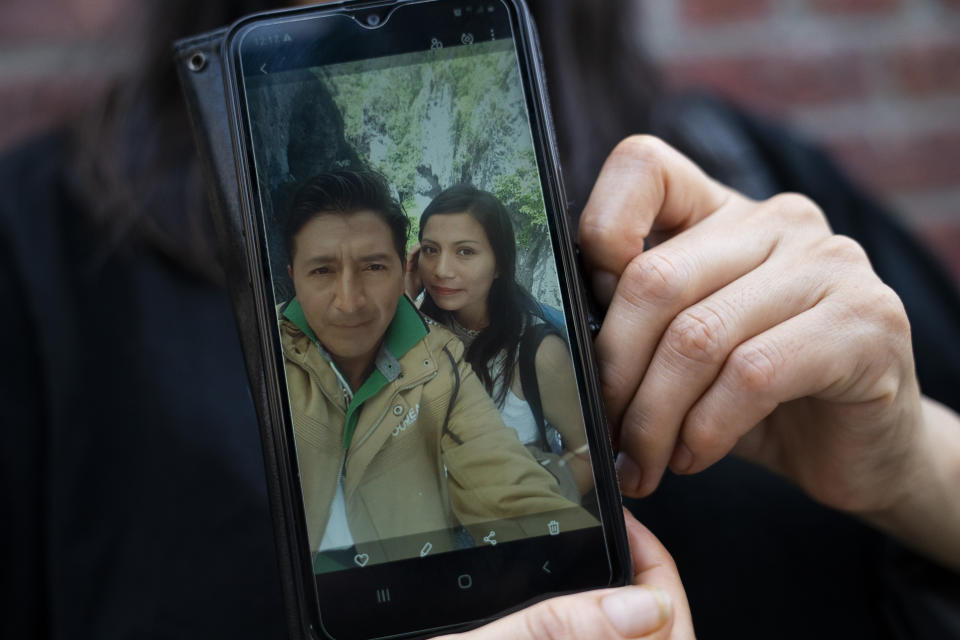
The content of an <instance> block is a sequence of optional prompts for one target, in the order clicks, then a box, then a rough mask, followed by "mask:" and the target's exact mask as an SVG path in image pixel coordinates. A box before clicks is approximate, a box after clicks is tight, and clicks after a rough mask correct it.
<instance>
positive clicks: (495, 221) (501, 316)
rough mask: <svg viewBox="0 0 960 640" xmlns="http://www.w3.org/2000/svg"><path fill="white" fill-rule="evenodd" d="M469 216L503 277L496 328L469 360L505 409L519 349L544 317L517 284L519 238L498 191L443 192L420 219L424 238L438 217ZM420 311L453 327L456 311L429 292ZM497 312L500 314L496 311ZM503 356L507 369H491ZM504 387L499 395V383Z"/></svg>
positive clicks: (498, 281)
mask: <svg viewBox="0 0 960 640" xmlns="http://www.w3.org/2000/svg"><path fill="white" fill-rule="evenodd" d="M455 213H466V214H469V215H470V216H472V217H473V219H474V220H476V221H477V222H479V223H480V226H481V227H483V230H484V232H485V233H486V234H487V241H488V242H489V243H490V246H491V247H492V248H493V255H494V259H495V260H496V265H497V272H498V276H497V277H496V278H494V280H493V284H492V285H491V287H490V295H489V296H488V297H487V309H488V310H490V313H489V315H490V318H489V319H490V324H489V325H488V326H487V327H486V328H485V329H484V330H483V331H481V332H480V334H479V335H478V336H477V337H476V338H475V339H474V341H473V342H472V343H471V344H470V347H469V348H468V349H467V355H466V360H467V362H469V363H470V365H471V366H472V367H473V370H474V371H475V372H476V374H477V376H478V377H479V378H480V380H481V382H483V386H484V387H485V388H486V389H487V393H489V394H490V395H491V396H493V399H494V402H496V403H497V406H503V401H504V399H505V398H506V395H507V391H508V390H509V389H510V385H511V384H512V382H513V371H514V368H515V366H516V363H517V347H518V346H519V344H520V336H521V335H522V334H523V330H524V326H525V325H526V324H527V323H528V322H529V321H530V319H531V317H532V316H538V317H539V316H540V308H539V306H538V305H537V303H536V301H535V300H534V299H533V297H531V295H530V294H529V293H527V291H526V290H525V289H524V288H523V287H521V286H520V285H519V284H518V283H517V279H516V270H517V240H516V236H515V235H514V233H513V223H512V222H511V221H510V214H509V213H508V212H507V208H506V207H504V206H503V203H502V202H500V200H498V199H497V197H496V196H495V195H493V194H492V193H488V192H486V191H481V190H480V189H477V188H476V187H474V186H472V185H469V184H461V185H457V186H454V187H450V188H449V189H446V190H444V191H443V192H441V193H440V195H438V196H437V197H436V198H434V199H433V201H432V202H431V203H430V204H429V205H427V208H426V209H424V210H423V213H422V214H421V215H420V238H419V239H420V240H422V239H423V230H424V228H426V226H427V221H428V220H430V218H432V217H433V216H437V215H444V214H455ZM420 310H421V311H422V312H423V313H425V314H426V315H428V316H430V317H431V318H433V319H434V320H436V321H437V322H440V323H442V324H445V325H447V326H451V325H452V320H453V313H451V312H450V311H445V310H444V309H441V308H440V307H438V306H437V305H436V303H435V302H434V301H433V299H432V298H431V297H430V295H429V294H426V295H424V298H423V305H421V307H420ZM494 310H495V311H494ZM501 352H502V353H503V358H504V359H503V361H502V363H501V365H502V368H501V369H500V371H499V372H497V373H496V375H493V372H491V370H490V365H491V363H493V362H496V358H497V357H498V356H500V354H501ZM498 380H500V382H501V384H500V388H499V390H497V393H496V395H494V389H495V385H496V383H497V381H498Z"/></svg>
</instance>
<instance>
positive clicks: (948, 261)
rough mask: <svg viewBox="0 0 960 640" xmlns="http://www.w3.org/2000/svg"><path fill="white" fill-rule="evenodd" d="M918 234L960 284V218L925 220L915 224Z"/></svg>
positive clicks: (959, 284)
mask: <svg viewBox="0 0 960 640" xmlns="http://www.w3.org/2000/svg"><path fill="white" fill-rule="evenodd" d="M914 230H915V231H916V232H917V235H919V236H920V238H921V239H922V240H924V241H925V244H926V245H927V246H928V247H930V248H931V249H932V250H933V253H934V255H936V256H937V257H939V258H940V260H941V262H942V263H943V264H944V266H945V267H946V268H947V269H948V270H949V271H950V272H951V273H952V274H953V280H954V282H955V283H957V285H958V286H960V218H958V219H957V220H954V221H937V222H925V223H920V224H917V225H915V226H914Z"/></svg>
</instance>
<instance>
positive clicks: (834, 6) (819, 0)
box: [811, 0, 901, 13]
mask: <svg viewBox="0 0 960 640" xmlns="http://www.w3.org/2000/svg"><path fill="white" fill-rule="evenodd" d="M811 4H813V6H814V7H815V8H816V9H818V10H819V11H822V12H824V13H880V12H884V11H889V10H891V9H895V8H897V7H899V6H900V4H901V0H811Z"/></svg>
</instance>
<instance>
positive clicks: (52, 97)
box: [0, 0, 127, 148]
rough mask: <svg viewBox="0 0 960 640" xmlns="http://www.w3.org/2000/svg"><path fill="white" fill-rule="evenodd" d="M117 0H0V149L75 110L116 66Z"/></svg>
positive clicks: (119, 58) (119, 64) (121, 59)
mask: <svg viewBox="0 0 960 640" xmlns="http://www.w3.org/2000/svg"><path fill="white" fill-rule="evenodd" d="M119 6H120V2H119V0H3V1H2V2H0V148H5V147H7V146H9V145H11V144H14V143H16V142H17V141H18V140H21V139H23V138H25V137H27V136H29V135H30V134H31V133H33V132H35V131H38V130H42V129H45V128H47V127H49V126H51V125H52V124H53V123H55V122H58V121H60V120H62V119H63V118H65V117H69V116H70V115H72V114H74V113H76V112H77V110H78V109H80V108H82V107H83V106H84V105H85V104H86V103H87V102H88V101H89V100H90V99H92V98H93V97H94V96H96V95H97V93H98V92H99V91H100V90H101V89H102V88H103V86H104V85H105V83H106V78H107V77H108V76H110V75H113V74H115V73H117V72H118V71H119V70H120V69H122V68H123V65H124V63H125V60H126V59H127V57H126V56H125V49H124V46H123V45H122V44H120V42H122V41H123V40H122V38H109V39H108V38H107V36H115V35H116V34H118V33H119V32H121V31H122V26H123V25H122V21H120V20H119V17H120V13H119V11H117V7H119Z"/></svg>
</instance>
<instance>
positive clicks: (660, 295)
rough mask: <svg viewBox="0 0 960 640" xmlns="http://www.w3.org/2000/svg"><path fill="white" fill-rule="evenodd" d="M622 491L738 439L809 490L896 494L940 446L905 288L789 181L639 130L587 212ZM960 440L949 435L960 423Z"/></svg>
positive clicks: (703, 462) (859, 497)
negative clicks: (769, 183)
mask: <svg viewBox="0 0 960 640" xmlns="http://www.w3.org/2000/svg"><path fill="white" fill-rule="evenodd" d="M580 245H581V247H582V250H583V253H584V256H585V259H586V262H587V265H588V267H589V268H590V270H591V271H592V274H593V283H594V291H595V293H596V294H597V296H598V298H600V299H601V301H602V302H606V301H609V309H608V312H607V316H606V320H605V321H604V323H603V327H602V329H601V330H600V333H599V335H598V337H597V339H596V348H597V356H598V359H599V364H600V377H601V383H602V387H603V391H604V397H605V400H606V403H607V409H608V413H609V417H610V420H611V424H612V425H613V426H614V428H615V429H616V428H617V427H619V433H618V435H619V444H620V448H621V454H620V456H619V459H618V468H619V471H620V476H621V480H622V485H623V490H624V492H625V493H626V494H628V495H632V496H644V495H647V494H649V493H650V492H652V491H653V490H654V489H655V488H656V486H657V484H658V483H659V482H660V479H661V477H662V475H663V473H664V470H665V469H666V468H667V467H668V466H669V467H670V468H671V469H672V470H673V471H675V472H677V473H695V472H698V471H701V470H703V469H705V468H706V467H708V466H710V465H712V464H713V463H715V462H717V461H718V460H720V459H721V458H722V457H724V456H725V455H727V454H728V453H729V452H731V451H734V452H736V453H738V454H740V455H742V456H744V457H746V458H748V459H750V460H752V461H755V462H757V463H760V464H762V465H764V466H766V467H768V468H770V469H772V470H774V471H776V472H778V473H780V474H783V475H785V476H787V477H789V478H791V479H792V480H793V481H795V482H796V483H797V484H798V485H799V486H800V487H802V488H803V489H804V490H806V491H807V492H808V493H809V494H810V495H811V496H812V497H813V498H815V499H816V500H819V501H820V502H822V503H824V504H827V505H830V506H832V507H836V508H841V509H845V510H848V511H852V512H857V513H860V514H870V513H881V512H885V511H888V510H891V509H894V508H897V507H898V505H900V504H901V503H902V502H903V501H904V500H907V499H908V494H909V492H911V491H913V490H915V489H916V488H917V487H916V485H915V484H913V483H912V479H913V478H915V477H917V473H916V470H917V467H918V465H922V464H923V460H925V459H927V458H928V456H929V454H930V451H927V450H924V447H926V444H927V443H928V441H929V440H930V438H928V437H927V435H926V434H925V433H924V426H923V425H924V421H923V419H922V415H923V411H922V409H921V398H920V393H919V390H918V385H917V380H916V376H915V373H914V365H913V355H912V350H911V345H910V327H909V324H908V321H907V317H906V313H905V311H904V309H903V305H902V304H901V302H900V300H899V298H898V297H897V296H896V294H894V292H893V291H892V290H891V289H890V288H889V287H887V286H886V285H884V284H883V283H882V282H881V281H880V279H879V278H878V277H877V275H876V274H875V273H874V272H873V270H872V269H871V267H870V263H869V262H868V260H867V257H866V255H865V253H864V251H863V249H862V248H861V247H860V246H859V245H858V244H857V243H855V242H854V241H853V240H851V239H849V238H846V237H843V236H838V235H834V234H833V233H832V232H831V230H830V228H829V227H828V225H827V222H826V219H825V218H824V215H823V213H822V212H821V211H820V209H819V208H818V207H817V205H816V204H814V203H813V202H811V201H810V200H808V199H807V198H805V197H803V196H800V195H796V194H783V195H778V196H775V197H773V198H771V199H769V200H766V201H764V202H756V201H753V200H750V199H749V198H747V197H745V196H743V195H741V194H739V193H736V192H734V191H733V190H731V189H729V188H727V187H724V186H723V185H721V184H719V183H717V182H715V181H714V180H712V179H710V178H708V177H707V176H706V175H705V174H704V173H703V172H702V171H700V169H699V168H698V167H696V166H695V165H694V164H693V163H692V162H691V161H690V160H688V159H687V158H686V157H684V156H683V155H681V154H680V153H679V152H677V151H675V150H674V149H672V148H670V147H669V146H667V145H666V144H665V143H663V142H661V141H659V140H657V139H655V138H651V137H646V136H640V137H634V138H630V139H627V140H625V141H624V142H622V143H621V144H620V145H619V146H618V147H617V148H616V149H615V150H614V152H613V153H612V154H611V156H610V157H609V159H608V160H607V162H606V164H605V165H604V167H603V170H602V171H601V173H600V176H599V178H598V180H597V182H596V185H595V186H594V189H593V192H592V193H591V196H590V199H589V202H588V203H587V205H586V208H585V209H584V212H583V215H582V218H581V221H580ZM954 440H955V439H954Z"/></svg>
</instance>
